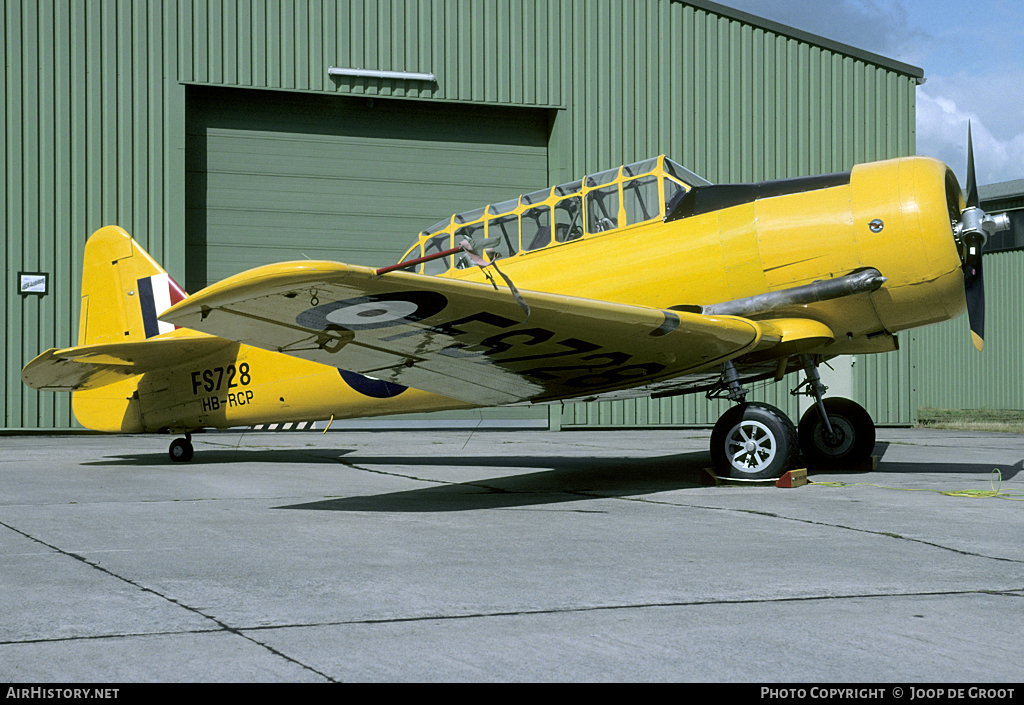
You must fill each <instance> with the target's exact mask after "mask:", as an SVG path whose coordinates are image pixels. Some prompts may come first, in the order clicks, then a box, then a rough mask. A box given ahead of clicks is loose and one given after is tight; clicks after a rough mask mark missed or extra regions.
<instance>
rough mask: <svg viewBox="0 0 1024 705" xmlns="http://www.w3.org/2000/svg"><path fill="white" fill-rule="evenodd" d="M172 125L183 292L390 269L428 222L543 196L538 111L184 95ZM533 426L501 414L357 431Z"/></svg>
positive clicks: (268, 94) (198, 91) (265, 94)
mask: <svg viewBox="0 0 1024 705" xmlns="http://www.w3.org/2000/svg"><path fill="white" fill-rule="evenodd" d="M186 119H187V131H186V193H187V204H186V205H187V209H188V211H187V220H186V237H185V245H186V249H185V288H186V290H188V291H190V292H195V291H198V290H199V289H202V288H203V287H204V286H207V285H209V284H212V283H214V282H217V281H219V280H221V279H223V278H225V277H228V276H230V275H232V274H237V273H238V272H242V271H245V270H246V269H251V268H252V267H257V266H259V265H262V264H269V263H272V262H282V261H288V260H297V259H306V258H309V259H328V260H337V261H341V262H346V263H349V264H363V265H371V266H378V267H382V266H385V265H388V264H394V263H395V262H398V261H399V259H400V258H401V256H402V254H403V253H404V252H405V250H406V249H407V248H408V246H409V245H411V244H412V242H413V240H414V239H415V237H416V235H417V233H419V232H420V231H421V230H424V229H426V228H428V227H429V226H431V225H433V224H434V223H436V222H437V221H439V220H441V219H442V218H446V217H449V216H451V215H452V214H453V213H459V212H462V211H466V210H470V209H473V208H477V207H479V206H483V205H486V204H488V203H500V202H502V201H506V200H508V199H510V198H515V197H516V196H518V195H519V194H521V193H530V192H532V191H535V190H537V189H539V188H543V187H545V186H548V185H549V183H548V169H547V142H548V122H549V119H550V117H549V114H548V111H547V110H541V109H528V108H497V107H493V106H476V105H453V104H440V103H424V102H414V101H403V100H386V99H380V98H374V99H372V100H371V99H369V98H352V97H347V96H344V97H343V96H329V95H328V96H325V95H311V94H305V93H285V92H276V91H262V90H245V89H224V88H208V87H198V86H189V87H188V89H187V90H186ZM546 419H547V408H546V407H536V408H531V407H514V408H499V409H484V410H478V411H468V412H441V413H438V414H426V415H405V416H400V417H386V418H385V419H382V420H373V421H372V422H369V423H373V424H380V425H383V426H388V424H392V423H394V424H398V425H399V427H401V425H402V424H410V423H411V424H414V425H416V424H422V423H427V424H441V425H447V424H452V423H455V424H458V423H461V422H463V421H472V422H473V423H476V422H477V420H479V421H481V422H486V423H495V424H499V425H501V424H505V423H508V422H510V421H512V422H514V423H516V424H528V425H535V424H538V423H539V424H542V425H543V426H545V427H546V425H547V421H546ZM359 423H364V422H360V421H351V422H336V423H335V427H336V428H337V427H343V426H345V425H346V424H359Z"/></svg>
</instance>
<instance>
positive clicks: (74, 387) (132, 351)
mask: <svg viewBox="0 0 1024 705" xmlns="http://www.w3.org/2000/svg"><path fill="white" fill-rule="evenodd" d="M190 336H191V337H187V336H183V335H175V336H172V337H168V338H162V339H161V338H151V339H149V340H141V341H135V342H125V343H98V344H95V345H79V346H77V347H73V348H62V349H59V350H58V349H55V348H51V349H49V350H47V351H46V352H44V353H42V354H40V355H38V356H37V357H36V358H35V359H33V360H32V361H31V362H29V363H28V364H27V365H25V368H24V369H23V370H22V371H21V379H22V381H23V382H24V383H25V384H27V385H28V386H29V387H32V388H33V389H39V390H41V391H49V392H76V391H80V390H86V389H96V388H98V387H103V386H105V385H107V384H112V383H114V382H119V381H120V380H122V379H125V378H127V377H133V376H135V375H141V374H144V373H146V372H151V371H153V370H157V369H160V368H163V367H169V366H171V365H174V364H176V363H179V362H185V361H188V360H196V359H199V358H201V357H204V356H206V355H209V354H210V353H213V352H216V351H217V350H221V349H223V348H225V347H228V346H230V345H234V343H232V342H231V341H229V340H223V339H220V338H212V337H207V336H203V337H196V336H195V334H194V333H192V334H190Z"/></svg>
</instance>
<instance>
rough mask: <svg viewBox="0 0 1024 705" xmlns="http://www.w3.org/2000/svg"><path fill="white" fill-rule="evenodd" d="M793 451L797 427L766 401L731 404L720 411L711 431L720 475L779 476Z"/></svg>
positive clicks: (713, 450) (794, 450) (764, 478)
mask: <svg viewBox="0 0 1024 705" xmlns="http://www.w3.org/2000/svg"><path fill="white" fill-rule="evenodd" d="M796 450H797V432H796V427H795V426H793V422H792V421H790V420H789V418H788V417H787V416H786V415H785V414H784V413H782V411H781V410H779V409H777V408H775V407H774V406H771V405H769V404H760V403H757V402H751V403H749V404H739V405H737V406H734V407H733V408H731V409H729V410H728V411H727V412H725V413H724V414H722V416H721V418H719V419H718V423H716V424H715V428H714V430H713V431H712V432H711V460H712V461H713V462H714V464H715V469H716V470H717V471H718V474H719V475H721V476H722V477H731V478H734V479H747V480H770V479H772V478H776V477H779V476H780V475H782V473H784V472H785V471H786V470H787V469H788V468H789V467H790V465H791V464H792V462H793V460H794V459H795V457H796Z"/></svg>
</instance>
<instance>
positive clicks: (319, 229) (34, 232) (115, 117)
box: [0, 0, 999, 430]
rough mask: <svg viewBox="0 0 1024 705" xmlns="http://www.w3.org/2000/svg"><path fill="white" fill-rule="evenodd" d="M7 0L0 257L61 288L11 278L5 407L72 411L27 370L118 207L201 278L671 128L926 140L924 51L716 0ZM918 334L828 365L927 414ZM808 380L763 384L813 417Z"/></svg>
mask: <svg viewBox="0 0 1024 705" xmlns="http://www.w3.org/2000/svg"><path fill="white" fill-rule="evenodd" d="M0 22H2V23H3V28H2V31H0V41H2V42H3V55H4V60H5V65H6V67H7V68H6V79H5V89H4V100H3V103H2V110H3V115H2V120H3V124H4V130H5V140H3V142H2V143H0V152H2V159H0V162H2V164H3V179H4V200H3V201H2V203H0V208H2V209H3V222H4V225H5V232H6V243H5V247H4V249H3V252H2V254H0V257H3V264H4V270H5V271H6V272H7V276H8V282H12V281H16V279H17V274H18V273H19V272H39V273H45V274H46V275H47V277H48V284H47V290H46V293H45V294H44V295H22V294H20V293H19V290H18V289H17V288H16V285H12V284H10V283H9V284H8V285H7V286H6V287H5V288H4V294H3V299H2V306H3V311H4V325H5V327H6V329H7V333H8V334H7V337H6V340H5V343H4V347H3V352H2V354H3V357H4V370H5V374H4V378H3V382H2V384H3V404H4V422H3V425H4V427H5V428H6V429H8V430H12V429H67V428H73V427H75V426H76V422H75V421H74V419H73V416H72V414H71V409H70V399H69V396H68V395H61V394H51V393H45V392H44V393H38V392H35V391H33V390H31V389H28V388H26V387H25V386H23V385H22V383H21V380H20V370H21V368H22V366H23V365H24V364H25V363H26V362H28V361H29V360H31V359H32V358H33V357H34V356H35V355H37V354H38V353H39V352H40V351H42V350H45V349H47V348H50V347H62V346H67V345H71V344H74V343H75V341H76V340H77V329H78V314H79V303H78V298H79V291H80V287H81V276H82V272H81V260H82V252H83V248H84V244H85V240H86V238H87V237H88V236H89V234H90V233H92V232H93V231H95V230H96V229H98V228H100V227H101V226H104V225H109V224H118V225H121V226H122V227H124V228H125V229H126V230H128V231H129V232H130V233H131V234H132V235H133V236H134V237H135V238H136V239H137V240H138V241H139V242H140V244H142V246H143V247H144V248H146V249H147V250H148V251H149V252H150V253H151V254H152V255H153V256H154V257H155V258H156V259H158V260H159V261H160V262H161V263H162V264H163V265H164V266H165V267H166V268H167V269H168V271H169V272H170V273H171V275H172V276H174V277H175V278H176V279H177V280H178V281H180V282H182V283H183V284H184V285H185V287H186V289H188V290H189V291H195V290H198V289H199V288H202V287H203V286H206V285H207V284H210V283H212V282H215V281H217V280H219V279H221V278H223V277H225V276H227V275H230V274H234V273H236V272H240V271H243V270H245V269H248V268H250V267H253V266H256V265H260V264H264V263H269V262H274V261H281V260H292V259H301V258H303V257H310V258H314V259H334V260H340V261H344V262H349V263H354V264H371V265H378V266H383V265H386V264H390V263H393V262H396V261H397V260H398V259H399V257H400V256H401V254H402V253H403V251H404V250H405V249H406V247H407V246H408V245H409V244H410V243H411V242H412V241H413V239H414V237H415V236H416V233H417V232H418V231H420V230H422V229H424V228H426V227H427V226H429V225H431V224H433V223H434V222H436V221H437V220H439V219H441V218H443V217H446V216H448V215H450V214H452V213H455V212H460V211H464V210H469V209H471V208H475V207H479V206H482V205H484V204H487V203H494V202H498V201H504V200H507V199H509V198H514V197H515V196H517V195H518V194H520V193H525V192H530V191H533V190H535V189H537V188H541V187H544V186H546V185H550V184H554V183H561V182H566V181H570V180H572V179H575V178H579V177H580V176H582V175H584V174H588V173H593V172H596V171H599V170H604V169H608V168H610V167H614V166H617V165H619V164H623V163H629V162H633V161H637V160H640V159H643V158H646V157H650V156H654V155H657V154H666V155H668V156H669V157H671V158H672V159H674V160H676V161H677V162H680V163H682V164H684V165H685V166H687V167H688V168H690V169H692V170H693V171H695V172H696V173H698V174H701V175H703V176H704V177H706V178H707V179H709V180H710V181H712V182H716V183H721V182H750V181H760V180H764V179H774V178H784V177H794V176H802V175H810V174H819V173H828V172H835V171H841V170H848V169H850V168H851V167H852V166H853V165H854V164H856V163H858V162H866V161H873V160H878V159H885V158H890V157H896V156H903V155H910V154H913V153H914V152H915V139H914V124H915V88H916V86H917V84H918V83H919V82H921V80H922V77H923V72H922V71H921V70H920V69H918V68H915V67H913V66H908V65H906V64H902V63H900V62H897V61H894V60H891V59H888V58H885V57H882V56H878V55H874V54H871V53H868V52H864V51H861V50H858V49H856V48H853V47H850V46H845V45H841V44H837V43H835V42H831V41H829V40H826V39H823V38H821V37H816V36H813V35H809V34H807V33H804V32H801V31H798V30H795V29H792V28H789V27H785V26H781V25H778V24H775V23H773V22H769V21H766V20H763V19H760V18H758V17H754V16H752V15H748V14H745V13H742V12H738V11H735V10H732V9H729V8H726V7H723V6H721V5H718V4H716V3H712V2H705V1H704V0H689V1H686V2H680V1H676V0H631V1H629V2H623V1H620V0H415V1H414V0H408V2H403V1H402V0H294V1H288V0H210V1H209V2H204V3H195V2H192V1H191V0H149V1H146V0H110V1H106V0H104V1H102V2H94V3H79V2H76V3H66V2H62V1H59V0H34V1H29V0H5V1H4V2H3V14H2V17H0ZM993 259H996V258H993ZM680 266H685V263H680ZM992 269H993V270H995V269H997V267H996V266H995V265H993V267H992ZM622 276H635V273H633V272H623V274H622ZM990 279H991V281H992V284H991V285H990V286H991V287H992V288H995V286H996V279H997V275H996V274H995V272H994V271H993V272H992V273H991V274H990ZM998 296H999V295H998V294H996V293H994V292H993V293H991V294H990V297H991V298H997V297H998ZM993 328H995V322H993ZM924 335H925V333H923V332H911V334H910V335H907V336H901V340H900V342H901V350H900V351H899V352H896V353H890V354H887V355H876V356H866V357H863V358H856V359H850V360H841V361H840V364H838V365H836V367H837V369H836V371H835V372H832V373H830V375H831V376H830V379H831V380H832V384H833V385H834V387H835V389H833V391H839V392H845V395H846V396H852V397H854V398H855V399H858V400H859V401H860V402H861V403H862V404H864V405H865V406H866V407H867V409H868V410H869V411H870V412H871V414H872V416H873V417H874V418H875V419H876V420H877V422H878V423H880V424H909V423H911V422H912V421H913V420H914V416H915V410H916V408H917V406H918V397H919V396H920V395H921V390H920V386H921V384H922V381H923V379H924V372H923V371H922V369H921V368H922V364H921V360H920V358H921V349H923V347H924V346H923V343H922V340H919V338H923V336H924ZM961 338H962V339H961V340H958V341H957V345H959V347H961V348H964V349H965V353H964V354H967V352H970V351H967V350H966V349H967V348H969V347H970V344H969V339H968V336H967V334H966V333H964V334H963V336H961ZM993 339H995V333H993ZM792 386H795V381H794V382H793V383H792V384H790V383H789V380H787V381H786V382H784V383H782V384H779V385H766V386H764V387H759V388H757V389H756V390H755V392H754V395H753V397H752V398H757V399H760V400H765V401H768V402H770V403H773V404H775V405H777V406H779V407H781V408H783V409H784V410H787V411H788V413H790V415H791V416H793V417H797V416H798V414H799V409H798V408H797V401H796V400H795V398H794V397H791V396H790V395H789V389H790V388H791V387H792ZM719 404H720V402H709V401H706V400H705V399H704V397H703V396H697V397H676V398H670V399H661V400H657V401H652V400H648V399H640V400H629V401H616V402H601V403H592V404H582V403H580V404H567V405H565V406H564V407H559V406H555V407H551V408H548V407H542V408H538V409H515V410H503V409H497V410H489V411H487V412H483V414H482V416H481V414H480V413H479V412H474V413H472V414H469V415H465V414H464V415H463V416H461V417H458V416H452V415H448V416H444V417H440V418H442V419H443V420H444V421H445V422H447V423H457V422H458V420H459V419H463V420H466V419H470V420H473V421H477V420H479V419H481V418H483V419H485V420H491V421H495V420H502V421H503V422H506V421H507V422H517V423H520V424H522V425H544V426H547V425H550V426H551V427H553V428H563V429H564V428H569V427H574V426H615V427H620V426H670V425H682V424H704V423H712V422H713V421H714V420H715V419H716V418H717V417H718V415H719V414H720V413H721V411H723V410H724V409H723V407H721V406H719ZM378 423H380V422H378Z"/></svg>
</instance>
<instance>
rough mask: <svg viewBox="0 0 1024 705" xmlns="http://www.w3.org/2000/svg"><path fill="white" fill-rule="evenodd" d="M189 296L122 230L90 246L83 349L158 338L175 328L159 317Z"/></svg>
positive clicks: (113, 229)
mask: <svg viewBox="0 0 1024 705" xmlns="http://www.w3.org/2000/svg"><path fill="white" fill-rule="evenodd" d="M187 296H188V294H186V293H185V291H184V290H183V289H182V288H181V287H180V286H178V284H177V282H175V281H174V280H173V279H171V277H170V275H168V274H167V272H166V271H164V269H163V268H162V267H161V266H160V265H159V264H157V263H156V261H154V260H153V258H152V257H150V256H149V254H148V253H147V252H146V251H145V250H143V249H142V248H141V247H139V244H138V243H137V242H135V240H133V239H132V237H131V236H130V235H129V234H128V233H127V232H125V231H124V229H122V228H119V227H117V226H116V225H108V226H107V227H105V228H101V229H99V230H97V231H96V232H94V233H93V234H92V236H91V237H90V238H89V240H88V242H86V243H85V265H84V268H83V270H82V315H81V318H80V321H79V326H78V344H79V345H93V344H96V343H115V342H123V341H139V340H145V339H146V338H152V337H153V336H155V335H159V334H160V333H166V332H168V331H171V330H173V329H174V326H171V325H170V324H167V323H161V322H160V321H158V320H157V318H156V317H157V315H159V314H160V313H163V311H165V310H166V309H168V308H170V306H171V305H172V304H175V303H177V302H178V301H181V300H183V299H184V298H185V297H187Z"/></svg>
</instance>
